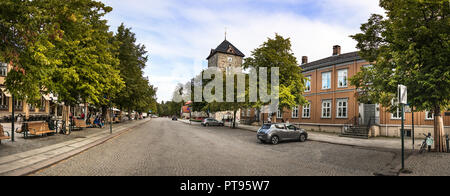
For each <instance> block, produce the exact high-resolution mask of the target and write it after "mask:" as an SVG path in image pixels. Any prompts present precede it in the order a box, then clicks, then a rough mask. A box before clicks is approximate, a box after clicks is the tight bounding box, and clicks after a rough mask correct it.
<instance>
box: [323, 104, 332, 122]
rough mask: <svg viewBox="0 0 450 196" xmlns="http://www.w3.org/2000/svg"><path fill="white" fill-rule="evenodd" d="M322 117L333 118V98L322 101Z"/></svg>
mask: <svg viewBox="0 0 450 196" xmlns="http://www.w3.org/2000/svg"><path fill="white" fill-rule="evenodd" d="M322 118H331V100H323V101H322Z"/></svg>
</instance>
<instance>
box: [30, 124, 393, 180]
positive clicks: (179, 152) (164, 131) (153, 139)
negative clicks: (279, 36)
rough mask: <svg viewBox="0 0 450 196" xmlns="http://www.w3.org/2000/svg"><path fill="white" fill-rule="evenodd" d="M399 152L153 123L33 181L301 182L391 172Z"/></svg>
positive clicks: (66, 162) (45, 171)
mask: <svg viewBox="0 0 450 196" xmlns="http://www.w3.org/2000/svg"><path fill="white" fill-rule="evenodd" d="M399 158H400V156H399V151H398V150H389V149H375V148H362V147H352V146H342V145H334V144H328V143H320V142H314V141H308V142H306V143H298V142H289V143H282V144H279V145H277V146H273V145H264V144H260V143H259V142H258V141H257V140H256V137H255V133H254V132H250V131H243V130H240V129H236V130H233V129H229V128H215V127H208V128H204V127H200V126H198V125H192V126H190V125H187V124H184V123H181V122H174V121H170V120H169V119H154V120H152V121H151V122H149V123H146V124H145V125H143V126H140V127H139V128H136V129H134V130H133V131H130V132H128V133H126V134H123V135H121V136H120V137H117V138H115V139H113V140H110V141H108V142H106V143H104V144H102V145H99V146H97V147H95V148H93V149H91V150H88V151H86V152H84V153H82V154H80V155H77V156H75V157H73V158H71V159H68V160H66V161H63V162H61V163H59V164H56V165H54V166H52V167H49V168H47V169H44V170H41V171H39V172H37V173H35V174H34V175H112V176H116V175H149V176H172V175H175V176H191V175H193V176H203V175H205V176H213V175H219V176H223V175H225V176H228V175H230V176H260V175H262V176H279V175H281V176H292V175H293V176H297V175H374V174H375V173H386V172H392V171H393V169H395V168H396V167H397V166H398V164H399V163H400V160H399Z"/></svg>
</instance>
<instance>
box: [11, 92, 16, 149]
mask: <svg viewBox="0 0 450 196" xmlns="http://www.w3.org/2000/svg"><path fill="white" fill-rule="evenodd" d="M11 99H12V114H11V115H12V120H11V142H14V123H15V118H14V112H15V111H14V110H15V109H16V108H15V104H14V94H12V95H11Z"/></svg>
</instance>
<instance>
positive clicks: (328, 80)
mask: <svg viewBox="0 0 450 196" xmlns="http://www.w3.org/2000/svg"><path fill="white" fill-rule="evenodd" d="M331 73H332V72H331V71H327V72H322V90H328V89H331V85H332V84H331V78H332V75H331ZM324 76H327V77H324ZM325 82H326V84H327V85H328V84H329V85H330V86H325Z"/></svg>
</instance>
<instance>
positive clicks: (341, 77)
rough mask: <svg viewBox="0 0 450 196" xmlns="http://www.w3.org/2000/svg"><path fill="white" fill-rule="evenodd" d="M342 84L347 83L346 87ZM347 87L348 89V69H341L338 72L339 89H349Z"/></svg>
mask: <svg viewBox="0 0 450 196" xmlns="http://www.w3.org/2000/svg"><path fill="white" fill-rule="evenodd" d="M343 73H345V74H343ZM341 82H342V83H344V82H345V85H341ZM347 87H348V69H340V70H338V88H347Z"/></svg>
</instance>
